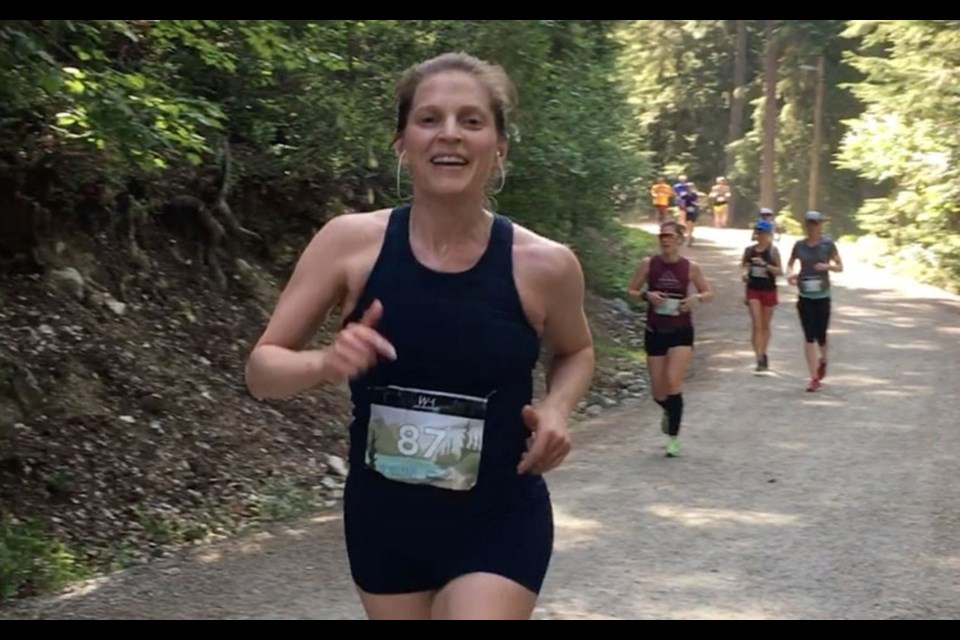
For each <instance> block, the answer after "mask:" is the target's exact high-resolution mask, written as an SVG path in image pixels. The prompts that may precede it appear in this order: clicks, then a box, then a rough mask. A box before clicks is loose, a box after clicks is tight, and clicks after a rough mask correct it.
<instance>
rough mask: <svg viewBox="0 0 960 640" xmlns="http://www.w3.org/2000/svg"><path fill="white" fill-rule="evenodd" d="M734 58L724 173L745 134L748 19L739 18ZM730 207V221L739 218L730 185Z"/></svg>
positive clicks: (732, 160) (735, 188)
mask: <svg viewBox="0 0 960 640" xmlns="http://www.w3.org/2000/svg"><path fill="white" fill-rule="evenodd" d="M734 48H735V53H734V59H733V93H732V94H731V96H730V129H729V133H728V135H727V153H726V161H725V162H724V169H723V171H724V175H726V176H727V178H729V177H730V174H731V173H733V165H734V156H733V152H732V150H731V148H730V145H732V144H733V143H734V142H736V141H737V140H739V139H740V138H741V136H743V112H744V106H745V103H746V96H745V95H744V94H745V93H746V84H747V21H746V20H737V40H736V44H735V47H734ZM727 206H728V207H729V209H728V210H729V216H730V223H731V224H733V223H736V219H737V187H736V185H733V184H731V185H730V202H729V204H728V205H727Z"/></svg>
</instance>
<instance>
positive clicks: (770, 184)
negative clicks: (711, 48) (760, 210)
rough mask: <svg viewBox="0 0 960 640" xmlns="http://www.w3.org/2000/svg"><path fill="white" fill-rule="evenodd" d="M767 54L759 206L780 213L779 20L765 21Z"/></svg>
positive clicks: (765, 60) (764, 79)
mask: <svg viewBox="0 0 960 640" xmlns="http://www.w3.org/2000/svg"><path fill="white" fill-rule="evenodd" d="M764 22H765V24H764V28H763V34H764V38H765V40H766V51H765V53H764V60H763V90H764V103H763V165H762V166H763V173H762V179H761V182H760V206H761V207H770V208H771V209H773V210H774V211H776V210H777V181H776V165H777V158H776V140H777V71H778V68H777V67H778V62H779V48H780V47H779V45H778V43H777V39H776V33H775V29H776V24H777V22H778V21H777V20H766V21H764Z"/></svg>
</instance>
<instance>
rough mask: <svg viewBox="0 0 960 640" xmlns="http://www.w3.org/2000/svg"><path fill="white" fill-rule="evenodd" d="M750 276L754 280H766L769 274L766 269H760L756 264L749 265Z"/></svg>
mask: <svg viewBox="0 0 960 640" xmlns="http://www.w3.org/2000/svg"><path fill="white" fill-rule="evenodd" d="M750 275H751V276H753V277H754V278H766V277H767V276H769V275H770V272H769V271H767V268H766V267H761V266H759V265H756V264H752V265H750Z"/></svg>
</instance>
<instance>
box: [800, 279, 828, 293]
mask: <svg viewBox="0 0 960 640" xmlns="http://www.w3.org/2000/svg"><path fill="white" fill-rule="evenodd" d="M800 290H801V291H803V292H804V293H816V292H818V291H823V280H821V279H820V278H804V279H803V280H801V281H800Z"/></svg>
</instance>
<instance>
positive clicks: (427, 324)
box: [347, 205, 546, 515]
mask: <svg viewBox="0 0 960 640" xmlns="http://www.w3.org/2000/svg"><path fill="white" fill-rule="evenodd" d="M410 210H411V208H410V205H402V206H399V207H396V208H395V209H393V211H392V212H391V214H390V219H389V222H388V224H387V229H386V234H385V237H384V242H383V245H382V248H381V251H380V255H379V256H378V258H377V261H376V263H375V265H374V267H373V270H372V272H371V274H370V277H369V279H368V281H367V283H366V285H365V287H364V289H363V291H362V293H361V295H360V297H359V300H358V304H357V307H356V309H355V311H354V312H353V313H351V314H350V317H349V318H348V319H347V321H348V322H349V321H357V320H359V318H360V317H361V316H362V315H363V312H364V311H365V310H366V309H367V307H368V306H369V305H370V304H371V302H372V301H373V300H374V299H378V300H380V302H381V303H382V304H383V316H382V318H381V320H380V324H379V325H378V326H377V327H376V328H377V330H378V331H379V332H380V333H381V334H382V335H383V336H384V337H385V338H386V339H387V340H389V341H390V343H391V344H393V346H394V348H395V349H396V351H397V360H395V361H389V360H385V359H383V360H381V361H380V363H379V364H378V365H377V366H376V367H374V368H373V369H371V370H369V371H367V372H366V373H365V374H364V375H363V376H361V377H358V378H357V379H355V380H352V381H351V383H350V391H351V398H352V400H353V404H354V408H353V420H352V422H351V425H350V476H351V477H350V478H349V481H350V482H351V483H352V485H353V487H352V488H353V489H354V491H352V492H351V495H354V496H355V495H365V496H366V498H364V499H365V500H366V499H371V500H375V501H376V502H377V503H379V504H383V505H391V506H392V507H400V506H401V505H402V506H403V508H405V509H416V508H417V507H418V506H422V507H424V508H428V509H431V510H435V509H436V508H437V507H438V506H441V505H442V506H447V507H456V506H457V505H464V506H466V505H469V506H477V505H484V504H489V505H491V506H492V504H493V503H491V502H490V501H491V500H493V501H494V503H499V502H502V501H504V500H508V501H509V500H510V499H511V498H520V499H522V498H524V497H533V496H537V495H544V493H545V490H546V484H545V481H544V480H543V478H542V477H540V476H536V475H530V474H522V475H521V474H518V473H517V465H518V464H519V462H520V458H521V455H522V453H523V452H524V451H525V449H526V440H527V438H528V437H529V436H530V431H529V429H528V428H527V427H526V425H525V424H524V422H523V418H522V416H521V409H522V408H523V406H524V405H525V404H528V403H530V402H531V399H532V394H533V370H534V368H535V366H536V363H537V360H538V358H539V352H540V339H539V336H538V335H537V332H536V330H535V329H534V328H533V327H532V326H531V325H530V323H529V321H528V320H527V317H526V315H525V313H524V310H523V307H522V305H521V302H520V296H519V293H518V292H517V288H516V285H515V283H514V277H513V253H512V249H513V225H512V223H511V222H510V220H509V219H507V218H506V217H504V216H501V215H499V214H496V215H495V216H494V220H493V225H492V229H491V234H490V240H489V243H488V245H487V248H486V249H485V251H484V253H483V254H482V256H481V257H480V259H479V261H478V262H477V263H476V264H475V265H474V266H473V267H471V268H470V269H468V270H466V271H461V272H457V273H445V272H439V271H435V270H432V269H430V268H428V267H426V266H425V265H423V264H422V263H421V262H420V261H419V260H417V259H416V257H415V256H414V254H413V251H412V249H411V247H410V234H409V224H410ZM391 385H392V386H396V387H402V388H407V389H411V388H412V389H427V390H431V391H435V392H440V393H453V394H463V395H468V396H474V397H481V398H488V400H487V408H486V420H485V426H484V429H483V437H482V441H483V444H482V456H481V459H480V463H479V474H478V477H477V480H476V484H475V485H474V486H473V488H472V489H470V490H468V491H457V490H450V489H446V488H437V487H431V486H425V485H411V484H407V483H401V482H395V481H392V480H389V479H386V478H384V477H383V476H381V475H380V474H379V473H378V472H376V471H374V470H373V469H371V468H369V467H367V465H366V457H365V453H366V447H367V435H368V426H369V422H370V413H371V411H370V403H371V396H372V391H371V389H373V388H377V387H385V386H391ZM365 489H369V491H365ZM358 491H359V492H358ZM448 515H449V514H448Z"/></svg>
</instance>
